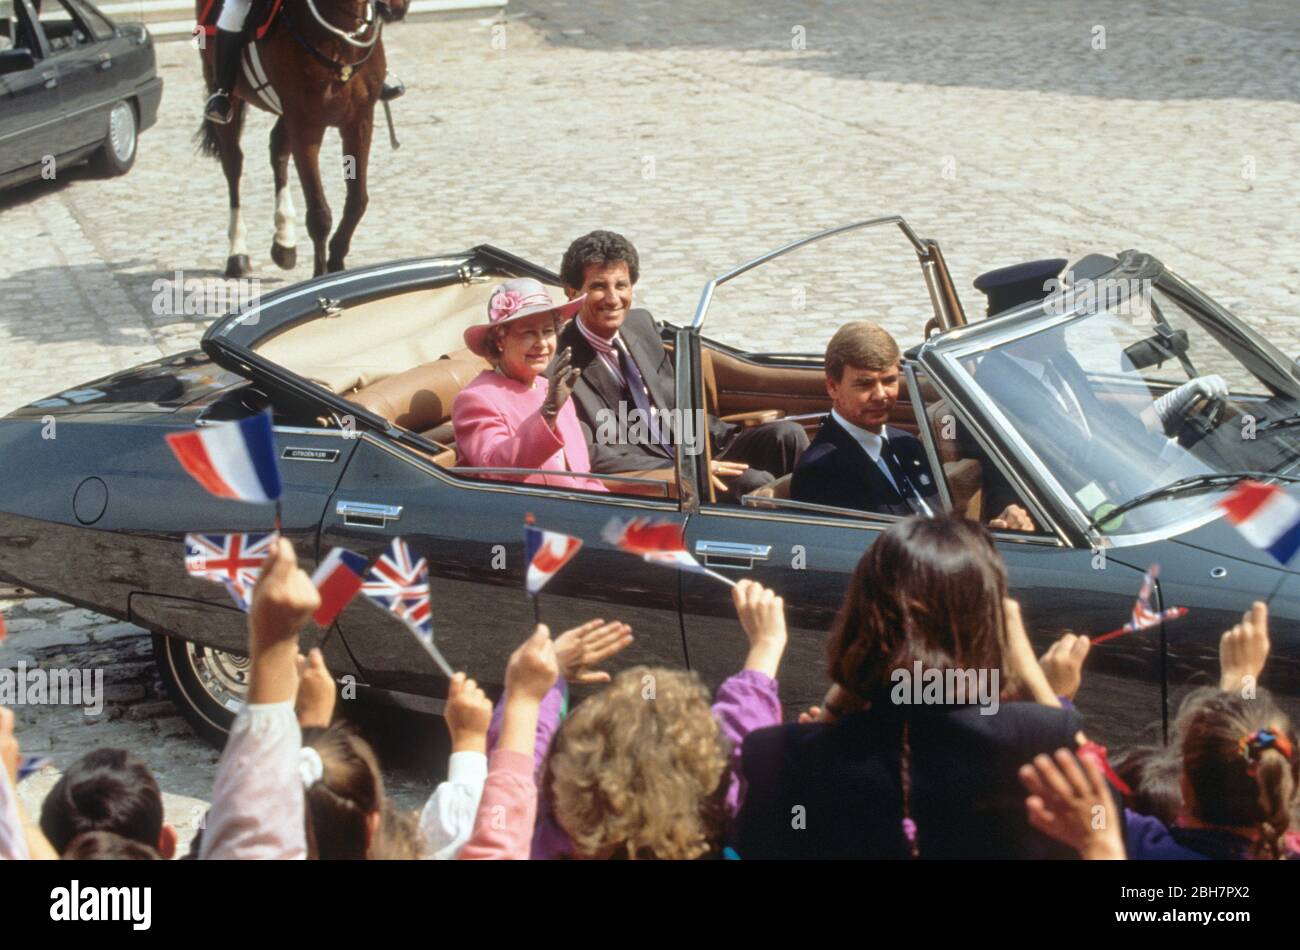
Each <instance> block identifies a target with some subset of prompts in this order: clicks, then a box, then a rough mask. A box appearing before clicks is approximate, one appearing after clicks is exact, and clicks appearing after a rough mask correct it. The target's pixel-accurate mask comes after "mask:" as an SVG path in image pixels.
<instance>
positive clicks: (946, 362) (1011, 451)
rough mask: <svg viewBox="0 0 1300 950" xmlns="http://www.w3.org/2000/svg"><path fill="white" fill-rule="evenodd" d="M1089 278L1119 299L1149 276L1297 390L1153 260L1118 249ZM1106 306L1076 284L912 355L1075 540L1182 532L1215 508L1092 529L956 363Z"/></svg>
mask: <svg viewBox="0 0 1300 950" xmlns="http://www.w3.org/2000/svg"><path fill="white" fill-rule="evenodd" d="M1090 277H1091V279H1092V280H1095V281H1097V282H1102V281H1111V282H1114V284H1113V285H1114V286H1118V287H1120V288H1121V297H1120V298H1119V301H1123V300H1126V299H1127V289H1125V288H1127V287H1129V286H1132V285H1131V284H1130V282H1131V281H1150V285H1151V286H1152V287H1154V288H1155V289H1157V290H1159V291H1161V292H1163V293H1165V294H1167V295H1168V296H1169V297H1170V298H1172V299H1173V300H1174V301H1175V302H1177V303H1178V304H1180V305H1181V306H1183V307H1184V308H1186V309H1187V310H1188V311H1194V312H1195V313H1196V315H1197V317H1199V318H1201V319H1198V320H1197V322H1198V323H1200V324H1201V326H1202V327H1203V328H1204V329H1205V330H1206V332H1207V333H1209V334H1210V335H1211V336H1212V337H1213V338H1214V339H1215V340H1216V341H1217V342H1219V343H1220V344H1221V345H1222V346H1224V347H1225V348H1226V349H1228V350H1229V352H1230V353H1231V354H1232V355H1233V356H1234V357H1235V358H1236V359H1238V360H1240V361H1241V362H1242V364H1243V365H1245V366H1246V367H1247V368H1248V369H1249V370H1251V371H1252V372H1255V373H1256V374H1257V375H1259V376H1260V377H1261V378H1267V377H1269V376H1272V377H1273V379H1274V380H1275V381H1277V380H1279V379H1281V380H1285V381H1286V385H1287V386H1288V387H1289V388H1295V389H1300V373H1298V371H1297V365H1296V364H1295V363H1293V362H1291V361H1289V360H1287V359H1286V357H1285V356H1284V355H1283V354H1282V353H1281V352H1280V351H1279V350H1278V349H1277V348H1276V347H1274V346H1273V345H1272V344H1271V343H1269V342H1268V341H1267V340H1265V339H1264V338H1263V337H1261V336H1260V335H1259V334H1258V333H1257V332H1256V331H1255V330H1253V329H1252V328H1251V327H1249V326H1248V325H1246V324H1245V323H1243V322H1242V321H1241V320H1240V319H1239V318H1237V317H1235V316H1234V315H1233V314H1231V313H1230V312H1229V311H1227V310H1226V309H1224V308H1223V307H1222V306H1221V305H1219V304H1217V303H1215V302H1214V301H1213V300H1212V299H1211V298H1209V297H1208V296H1207V295H1205V294H1204V293H1203V292H1202V291H1200V290H1198V289H1197V288H1195V287H1193V286H1192V285H1191V284H1188V283H1187V282H1186V281H1184V280H1182V279H1181V278H1179V277H1178V276H1177V275H1176V274H1174V273H1173V272H1171V271H1169V270H1168V269H1166V268H1165V266H1164V265H1163V264H1162V263H1161V262H1160V261H1158V260H1157V259H1155V258H1154V257H1151V256H1150V255H1147V254H1142V253H1140V252H1137V251H1125V252H1123V253H1122V254H1121V255H1120V256H1119V258H1118V259H1117V260H1116V262H1115V266H1114V267H1112V268H1110V269H1109V270H1107V271H1105V272H1104V273H1100V274H1097V275H1090ZM1106 309H1108V308H1106V307H1098V304H1097V300H1096V298H1095V296H1094V292H1093V291H1092V290H1091V289H1090V290H1089V292H1088V293H1084V292H1083V288H1082V287H1067V288H1066V289H1065V290H1064V292H1063V293H1062V294H1061V295H1060V296H1057V297H1054V298H1050V299H1049V300H1037V301H1033V302H1030V303H1027V304H1024V305H1022V306H1019V307H1016V308H1013V309H1012V310H1009V311H1007V312H1004V313H1002V314H999V315H997V316H994V317H991V318H989V319H987V320H984V321H981V322H978V323H974V324H970V325H967V326H965V327H959V328H956V329H953V330H950V331H947V332H944V333H940V334H939V335H937V336H935V337H932V338H931V339H930V340H928V341H926V342H925V343H923V344H921V345H920V346H919V347H917V349H916V350H915V351H914V352H915V356H916V359H917V361H918V362H919V363H920V364H921V366H922V367H923V368H924V369H925V370H927V371H928V372H929V373H930V374H931V375H932V377H933V378H935V379H936V380H937V381H938V382H939V383H940V384H941V385H942V386H943V387H945V388H947V389H949V390H950V391H952V392H954V393H959V394H960V399H961V401H962V403H963V405H964V406H966V407H967V409H968V414H969V415H971V416H972V417H974V418H975V421H976V423H977V425H978V426H979V428H981V429H983V430H984V432H983V435H984V436H985V440H986V441H994V442H996V444H997V445H998V446H999V448H1000V449H1001V450H1002V453H1003V455H1004V456H1005V457H1006V458H1007V459H1008V460H1009V461H1011V462H1013V463H1014V464H1015V465H1016V466H1017V467H1018V468H1020V469H1021V471H1022V472H1024V473H1025V474H1026V476H1027V478H1028V479H1029V480H1031V481H1032V482H1033V484H1034V485H1035V487H1036V489H1037V490H1038V492H1039V494H1040V500H1041V501H1042V502H1043V504H1044V505H1045V506H1048V507H1051V508H1052V509H1054V513H1055V514H1056V516H1057V520H1058V522H1059V523H1061V524H1062V525H1068V526H1069V527H1070V528H1071V529H1072V533H1074V534H1075V535H1076V538H1077V540H1078V541H1079V542H1081V543H1083V544H1089V545H1097V544H1105V545H1107V546H1111V547H1127V546H1132V545H1138V544H1145V543H1149V542H1151V541H1156V540H1160V539H1164V538H1169V537H1174V536H1177V535H1180V534H1183V533H1185V532H1187V531H1190V530H1193V529H1195V528H1197V527H1200V526H1201V525H1204V524H1208V523H1210V522H1212V521H1215V520H1217V519H1218V518H1219V517H1221V516H1222V512H1221V511H1219V510H1218V509H1217V508H1214V507H1213V506H1212V505H1205V506H1200V505H1198V506H1195V510H1191V511H1189V512H1188V513H1187V514H1186V516H1184V517H1180V518H1179V519H1177V520H1175V521H1172V522H1169V523H1166V524H1164V525H1162V526H1159V527H1156V528H1153V529H1140V530H1132V529H1130V530H1127V531H1126V530H1125V529H1124V527H1123V525H1122V524H1121V525H1117V526H1115V527H1113V528H1111V529H1109V530H1102V529H1099V528H1097V527H1096V526H1095V525H1094V524H1093V519H1092V517H1090V516H1089V514H1088V513H1087V512H1086V511H1084V509H1083V507H1082V505H1081V504H1080V503H1079V502H1078V501H1077V499H1075V498H1074V497H1073V496H1072V495H1071V494H1070V493H1069V492H1068V491H1067V490H1066V488H1065V486H1063V485H1062V484H1061V483H1060V481H1059V480H1058V479H1057V478H1056V476H1055V474H1053V472H1052V471H1051V469H1050V468H1049V466H1048V465H1047V464H1046V463H1045V462H1044V461H1043V460H1042V458H1041V457H1040V456H1039V454H1038V453H1037V452H1036V451H1035V450H1034V449H1033V448H1031V446H1030V445H1029V443H1028V442H1027V441H1026V440H1025V438H1024V437H1023V436H1022V435H1021V434H1020V433H1019V432H1018V431H1017V430H1016V427H1015V425H1014V424H1013V423H1012V421H1011V420H1010V418H1009V417H1008V416H1007V415H1006V414H1005V413H1004V412H1003V411H1002V409H1001V408H1000V407H999V406H998V405H997V404H996V403H995V402H994V401H993V399H992V398H991V397H990V396H989V395H988V394H987V393H986V392H985V391H984V389H983V388H982V387H980V386H979V384H978V383H976V381H975V379H974V377H973V376H972V375H971V374H970V373H969V372H968V371H967V370H966V369H965V367H964V365H963V362H964V361H965V360H968V359H969V358H971V357H972V356H976V355H978V354H981V353H986V352H989V351H990V350H993V349H995V348H997V347H1002V346H1005V345H1006V344H1008V343H1012V342H1014V341H1017V340H1021V339H1024V338H1026V337H1029V336H1032V335H1034V334H1038V333H1042V332H1044V331H1047V330H1050V329H1052V328H1054V327H1060V326H1064V325H1068V324H1071V323H1073V322H1075V321H1077V320H1080V319H1087V318H1089V317H1090V316H1099V315H1100V314H1101V313H1102V312H1103V311H1104V310H1106ZM1293 468H1294V466H1289V467H1287V468H1284V469H1281V470H1279V473H1283V472H1286V471H1288V470H1290V469H1293ZM1225 490H1226V489H1225Z"/></svg>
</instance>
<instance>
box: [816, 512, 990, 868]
mask: <svg viewBox="0 0 1300 950" xmlns="http://www.w3.org/2000/svg"><path fill="white" fill-rule="evenodd" d="M1006 595H1007V572H1006V567H1005V566H1004V565H1003V563H1002V558H1001V556H1000V555H999V554H998V552H997V549H996V548H995V547H994V546H993V539H992V538H990V537H989V533H988V532H987V531H985V530H984V528H983V526H982V525H979V524H977V523H976V522H973V521H967V520H965V519H963V518H958V517H951V516H950V517H944V518H908V519H907V520H905V521H900V522H899V523H898V524H895V525H893V526H892V527H890V528H889V530H887V531H885V533H884V534H882V535H881V536H880V537H879V538H878V539H877V540H876V542H875V544H873V545H872V546H871V547H869V548H868V549H867V551H866V553H865V554H863V555H862V560H860V561H859V562H858V567H857V570H855V571H854V573H853V579H852V580H851V581H850V582H849V589H848V591H847V593H846V594H845V595H844V603H843V605H842V606H841V607H840V612H839V615H838V616H837V617H836V618H835V625H834V627H832V628H831V637H830V642H829V645H828V653H829V656H828V661H829V666H830V678H831V679H832V680H833V681H834V682H836V683H838V684H839V685H840V686H842V687H843V688H845V689H847V690H849V691H850V692H852V693H854V694H856V695H857V696H859V697H861V698H863V699H868V700H872V701H874V702H879V701H881V700H882V699H883V697H884V693H885V692H886V690H887V688H888V684H889V682H890V678H891V677H892V675H893V672H894V670H897V669H904V670H908V671H909V672H910V671H911V669H912V667H913V664H914V663H915V662H917V661H920V663H921V665H922V667H923V668H926V669H954V668H960V669H997V670H999V672H1000V674H1001V673H1003V672H1004V671H1002V670H1001V667H1002V641H1003V636H1004V630H1005V626H1006V623H1005V617H1004V610H1003V605H1002V601H1003V598H1005V597H1006ZM898 759H899V761H898V775H899V782H900V783H901V786H902V787H901V791H902V814H901V816H900V817H901V821H900V823H899V828H900V832H901V835H902V838H903V849H904V853H905V854H906V855H908V856H909V857H911V858H919V857H920V856H921V844H920V839H919V829H918V828H917V826H916V823H915V821H914V820H913V818H912V743H911V736H910V723H909V722H908V721H907V720H906V719H904V721H903V727H902V734H901V736H900V740H899V751H898Z"/></svg>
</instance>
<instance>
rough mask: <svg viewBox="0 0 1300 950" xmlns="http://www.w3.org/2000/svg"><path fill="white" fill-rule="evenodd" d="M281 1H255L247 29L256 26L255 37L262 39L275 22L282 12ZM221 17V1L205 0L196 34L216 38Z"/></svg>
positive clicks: (246, 25)
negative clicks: (200, 32) (199, 32)
mask: <svg viewBox="0 0 1300 950" xmlns="http://www.w3.org/2000/svg"><path fill="white" fill-rule="evenodd" d="M280 2H281V0H261V2H258V0H254V3H253V9H251V10H250V11H249V12H248V16H249V22H248V23H246V24H245V28H248V27H253V26H254V25H255V26H256V33H255V36H256V38H257V39H259V40H260V39H261V38H262V37H263V36H265V35H266V31H267V30H269V29H270V28H271V24H272V23H274V22H275V15H276V14H277V13H279V12H280ZM220 16H221V0H205V2H204V4H203V9H202V10H201V11H200V12H199V21H198V26H196V27H195V30H194V32H195V33H197V32H198V31H199V30H202V31H203V35H204V36H214V35H216V32H217V18H218V17H220Z"/></svg>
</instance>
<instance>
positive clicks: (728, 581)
mask: <svg viewBox="0 0 1300 950" xmlns="http://www.w3.org/2000/svg"><path fill="white" fill-rule="evenodd" d="M700 570H702V571H703V572H704V573H705V574H707V575H709V577H712V578H716V579H717V580H720V581H722V583H724V584H726V585H727V586H728V587H735V586H736V582H735V581H733V580H732V579H731V578H730V577H724V576H723V575H721V574H719V573H718V572H717V571H711V570H709V569H708V568H707V567H703V568H700Z"/></svg>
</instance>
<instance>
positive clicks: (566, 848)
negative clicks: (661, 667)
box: [488, 670, 781, 861]
mask: <svg viewBox="0 0 1300 950" xmlns="http://www.w3.org/2000/svg"><path fill="white" fill-rule="evenodd" d="M568 698H569V688H568V684H567V683H565V682H564V679H563V677H561V678H560V679H558V680H556V682H555V685H554V686H552V687H551V691H550V692H549V693H547V694H546V697H545V698H544V699H543V700H542V708H541V712H540V714H539V715H538V717H537V744H536V746H535V747H534V750H533V765H534V775H535V777H536V781H537V788H538V799H539V801H538V807H537V826H536V830H535V831H534V833H533V850H532V859H533V860H534V861H543V860H550V859H552V858H567V857H570V856H571V855H572V844H571V843H570V841H569V836H568V835H567V834H565V832H564V829H563V828H561V827H560V826H559V823H558V822H556V820H555V815H554V814H553V812H552V811H551V807H550V802H548V801H547V798H546V789H545V787H544V786H543V785H542V772H543V766H544V765H545V764H546V757H547V756H548V755H549V754H550V751H551V741H552V740H553V739H554V738H555V733H556V732H557V731H558V730H559V728H560V723H561V721H562V720H563V713H564V712H565V711H566V710H567V708H568ZM504 713H505V703H497V706H496V709H494V710H493V711H492V725H491V727H490V728H489V729H488V749H489V750H491V749H494V748H495V747H496V744H497V741H498V740H499V739H500V737H501V721H502V717H503V716H504ZM713 718H715V719H716V720H717V721H718V725H719V726H721V727H722V733H723V735H725V736H726V737H727V740H728V741H729V742H730V743H731V764H730V766H729V770H728V771H729V774H728V777H727V799H726V801H727V813H728V814H729V815H730V816H732V817H733V818H734V817H735V815H736V813H737V812H738V811H739V810H740V805H741V802H742V801H743V800H744V785H743V779H742V777H741V772H740V754H741V747H742V746H743V744H744V741H745V736H747V735H749V734H750V733H751V732H753V731H754V730H755V729H764V728H766V727H768V726H775V725H780V723H781V701H780V699H779V698H778V693H777V682H776V680H774V679H772V678H771V677H769V676H767V675H766V674H765V673H759V672H757V671H755V670H741V671H740V672H739V673H737V674H735V675H734V676H731V677H729V678H728V679H727V680H726V681H725V682H723V684H722V685H721V686H719V687H718V694H717V696H716V698H715V699H714V701H713Z"/></svg>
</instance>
